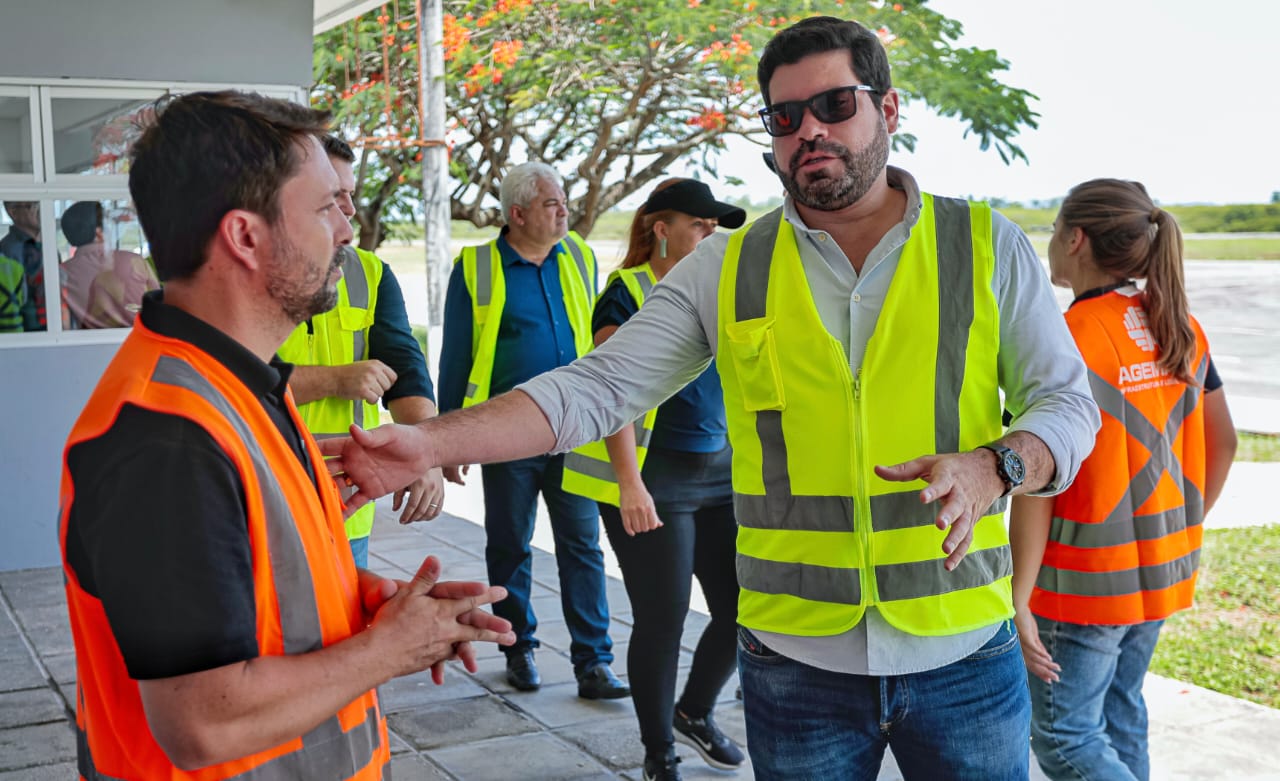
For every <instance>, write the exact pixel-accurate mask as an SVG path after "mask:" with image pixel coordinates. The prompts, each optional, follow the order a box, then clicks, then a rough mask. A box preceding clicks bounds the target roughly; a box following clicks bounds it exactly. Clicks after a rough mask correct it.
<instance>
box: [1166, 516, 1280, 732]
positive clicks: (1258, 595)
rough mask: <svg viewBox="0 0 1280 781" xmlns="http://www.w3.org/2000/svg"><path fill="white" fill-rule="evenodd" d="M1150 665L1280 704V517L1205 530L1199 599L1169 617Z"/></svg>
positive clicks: (1235, 694) (1182, 678)
mask: <svg viewBox="0 0 1280 781" xmlns="http://www.w3.org/2000/svg"><path fill="white" fill-rule="evenodd" d="M1151 671H1152V672H1154V673H1158V674H1160V675H1164V676H1168V677H1170V678H1175V679H1177V680H1180V681H1188V682H1190V683H1194V684H1196V685H1197V686H1203V687H1205V688H1207V689H1213V690H1215V691H1219V692H1222V693H1223V694H1229V695H1231V696H1232V697H1241V698H1243V699H1246V700H1252V701H1253V702H1256V703H1259V704H1261V705H1266V706H1269V707H1272V708H1277V707H1280V525H1275V524H1273V525H1270V526H1259V527H1253V528H1243V529H1210V530H1207V531H1206V532H1205V536H1204V551H1203V554H1202V557H1201V564H1200V582H1199V585H1198V587H1197V591H1196V604H1195V606H1194V607H1192V608H1191V609H1189V610H1184V611H1183V612H1181V613H1178V614H1176V615H1174V616H1172V617H1171V618H1170V619H1169V620H1168V621H1167V622H1166V623H1165V626H1164V630H1163V632H1161V635H1160V643H1159V645H1158V646H1157V647H1156V653H1155V657H1154V658H1153V659H1152V661H1151Z"/></svg>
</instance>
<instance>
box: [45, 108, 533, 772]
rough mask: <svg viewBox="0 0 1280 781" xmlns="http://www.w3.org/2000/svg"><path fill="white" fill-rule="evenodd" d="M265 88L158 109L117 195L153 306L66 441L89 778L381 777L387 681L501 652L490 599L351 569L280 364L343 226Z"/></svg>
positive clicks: (310, 134) (309, 151)
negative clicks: (129, 207) (136, 228)
mask: <svg viewBox="0 0 1280 781" xmlns="http://www.w3.org/2000/svg"><path fill="white" fill-rule="evenodd" d="M326 120H327V116H326V115H325V114H323V113H321V112H316V111H312V110H310V109H307V108H305V107H302V106H298V105H295V104H292V103H288V102H285V101H279V100H271V99H267V98H263V97H261V96H258V95H252V94H245V93H238V92H221V93H191V94H188V95H184V96H182V97H178V98H175V99H172V100H171V101H169V102H167V103H164V104H162V105H161V106H159V107H158V108H157V111H156V119H155V121H154V123H153V124H152V125H151V126H150V127H148V128H147V129H146V130H145V131H144V132H143V134H142V136H141V138H140V139H139V141H138V142H137V144H136V145H135V147H134V148H133V151H132V153H131V156H132V165H131V168H130V173H129V191H130V194H131V195H132V197H133V201H134V203H135V204H136V207H137V212H138V218H139V220H140V222H141V225H142V228H143V230H144V232H145V233H146V235H147V238H148V240H149V242H150V245H151V250H152V254H153V257H154V259H155V262H156V267H157V270H158V271H159V274H160V277H161V278H162V279H163V280H164V281H165V287H164V289H163V291H156V292H153V293H149V294H148V295H147V296H146V297H145V299H144V302H143V307H142V311H141V313H140V315H139V316H138V318H137V319H136V320H135V322H134V325H133V330H132V332H131V333H130V334H129V336H128V337H127V338H126V340H125V341H124V343H123V344H122V345H121V347H120V350H119V351H118V352H117V354H116V356H115V358H114V359H113V360H112V362H111V364H110V365H109V366H108V367H107V369H106V371H105V373H104V374H103V377H102V380H101V381H100V382H99V384H98V387H97V388H96V389H95V390H94V392H93V395H92V397H91V398H90V400H89V402H88V404H87V405H86V407H85V409H84V411H83V412H82V413H81V416H80V418H79V419H78V420H77V421H76V424H75V426H74V427H73V429H72V431H71V435H70V437H69V438H68V441H67V447H66V450H65V459H64V469H63V478H62V490H61V508H62V512H61V518H60V539H61V543H62V552H63V573H64V576H65V581H66V591H67V603H68V609H69V615H70V619H71V627H72V635H73V638H74V640H75V647H76V672H77V687H76V694H77V697H76V725H77V728H78V731H79V740H78V753H79V773H80V775H81V776H82V777H85V778H189V777H193V776H189V775H188V774H187V773H186V772H185V771H192V770H195V769H197V768H199V769H200V772H199V777H200V778H207V779H222V778H232V777H235V778H248V777H253V778H264V779H265V778H327V779H370V780H372V779H381V778H383V777H384V774H385V771H386V770H387V765H388V762H389V758H390V754H389V746H388V743H387V732H386V723H385V719H384V716H383V714H382V711H381V706H380V704H379V699H378V695H377V693H376V690H375V689H376V687H377V686H379V685H381V684H383V683H386V682H387V681H388V680H390V679H391V678H393V677H395V676H398V675H406V674H409V673H413V672H418V671H421V670H424V669H427V668H432V670H433V673H435V674H436V677H437V679H439V675H440V674H442V672H443V667H442V665H443V662H444V661H445V660H447V659H449V658H452V657H454V656H458V657H461V658H462V659H463V661H464V663H465V664H466V665H467V666H468V667H469V668H471V669H473V670H474V669H475V664H474V650H473V649H472V648H471V646H470V642H471V641H475V640H487V641H498V642H502V643H506V644H510V643H511V642H512V641H513V640H514V637H513V636H512V635H511V634H510V632H509V629H510V627H509V625H508V624H507V622H506V621H503V620H501V619H496V618H494V617H493V616H492V615H490V614H489V613H486V612H484V611H483V610H481V609H480V606H481V605H483V604H488V603H491V602H493V601H495V600H498V599H501V598H502V597H503V596H504V595H505V594H504V592H503V590H502V589H501V588H488V587H486V586H484V585H483V584H480V583H461V582H460V583H447V582H445V583H437V582H436V580H437V578H438V577H439V573H440V562H439V561H438V560H437V559H436V558H435V557H428V558H427V559H426V561H424V562H423V564H422V567H421V568H420V569H419V571H418V573H417V575H416V576H415V577H414V578H413V580H412V581H411V582H403V581H393V580H387V579H383V578H380V577H378V576H376V575H374V574H373V573H370V572H367V571H365V570H357V568H356V567H355V566H354V564H353V562H352V559H351V554H350V552H349V549H348V547H347V545H346V543H345V538H344V536H343V534H342V506H341V500H340V499H339V498H338V492H337V489H336V488H335V486H334V485H333V482H332V481H331V480H330V479H329V478H328V477H327V475H326V474H325V470H324V467H323V465H322V461H321V456H320V453H319V450H318V449H317V447H316V444H315V440H314V439H312V438H311V436H310V435H309V434H308V433H307V432H306V429H305V428H304V427H303V426H302V423H301V420H300V418H299V416H298V413H297V409H296V407H295V406H294V403H293V398H292V395H291V393H290V392H289V389H288V385H287V382H288V379H289V371H290V369H291V367H290V366H289V365H288V364H284V363H281V362H280V361H279V360H278V359H276V358H275V357H274V353H275V351H276V349H277V348H278V347H279V346H280V344H281V343H282V342H283V341H284V339H285V337H286V336H288V334H289V333H290V332H291V331H292V330H293V329H294V327H295V326H296V325H297V324H298V323H299V322H300V321H302V320H304V319H305V318H308V317H311V316H312V315H315V314H317V313H319V312H323V311H325V310H327V309H330V308H332V307H333V305H334V303H335V298H336V288H335V285H336V283H337V280H338V279H339V276H340V273H341V272H340V270H339V266H338V262H337V257H338V256H337V249H338V247H339V246H341V245H342V244H344V243H345V242H347V241H349V240H350V237H351V227H350V225H349V224H348V223H347V221H346V218H345V216H344V215H343V214H342V212H341V211H340V210H339V208H338V202H337V199H338V197H339V196H340V194H341V191H340V187H339V184H338V180H337V177H336V175H335V172H334V170H333V167H332V166H331V165H330V164H329V161H328V159H327V158H326V156H325V153H324V149H323V147H322V146H321V145H320V141H319V139H318V138H317V136H316V134H317V133H320V132H323V131H324V128H325V125H326Z"/></svg>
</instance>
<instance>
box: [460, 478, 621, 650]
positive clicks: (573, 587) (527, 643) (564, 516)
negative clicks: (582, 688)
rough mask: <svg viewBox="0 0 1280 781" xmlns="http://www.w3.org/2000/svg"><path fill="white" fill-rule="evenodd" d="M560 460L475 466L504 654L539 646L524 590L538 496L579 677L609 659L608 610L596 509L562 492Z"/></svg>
mask: <svg viewBox="0 0 1280 781" xmlns="http://www.w3.org/2000/svg"><path fill="white" fill-rule="evenodd" d="M563 472H564V456H563V455H559V456H534V457H533V458H523V459H520V460H519V461H507V462H504V463H501V464H485V465H484V466H483V467H481V474H482V475H483V477H484V530H485V533H486V534H487V535H488V540H487V542H486V544H485V548H484V558H485V563H486V564H487V565H488V568H489V583H490V584H491V585H494V586H503V587H504V588H506V589H507V598H506V599H504V600H502V601H501V602H499V603H497V604H496V605H494V606H493V612H494V613H495V614H496V615H498V616H499V617H501V618H505V619H507V620H508V621H510V622H511V628H512V630H513V631H514V632H515V634H516V642H515V645H514V646H512V647H511V648H509V649H506V650H507V653H513V652H516V651H522V650H524V649H528V648H537V647H538V641H537V639H536V638H535V637H534V632H535V631H537V628H538V619H537V617H536V616H535V615H534V614H533V605H532V604H531V603H530V601H529V592H530V590H531V589H532V587H533V556H532V554H531V552H530V549H529V541H530V540H532V539H533V525H534V519H535V517H536V511H537V506H538V494H539V493H541V494H542V498H543V500H544V501H545V502H546V503H547V511H548V512H549V513H550V515H551V530H552V532H553V534H554V537H555V543H556V564H557V566H558V568H559V570H560V604H561V606H562V607H563V609H564V620H565V623H566V624H568V627H569V636H570V638H572V641H571V643H570V646H569V652H570V657H571V658H572V659H573V667H574V670H575V671H577V672H582V671H583V670H586V669H587V668H589V667H592V666H594V665H595V664H596V663H598V662H604V663H606V664H608V663H611V662H612V661H613V650H612V649H613V642H612V641H611V640H610V639H609V604H608V601H607V600H606V597H605V589H604V582H605V581H604V577H605V576H604V553H603V552H602V551H601V550H600V523H599V521H598V520H597V519H598V517H599V515H598V511H597V509H596V503H595V502H593V501H592V500H590V499H586V498H584V497H581V496H577V495H575V494H570V493H565V492H564V490H562V489H561V488H560V480H561V476H562V474H563Z"/></svg>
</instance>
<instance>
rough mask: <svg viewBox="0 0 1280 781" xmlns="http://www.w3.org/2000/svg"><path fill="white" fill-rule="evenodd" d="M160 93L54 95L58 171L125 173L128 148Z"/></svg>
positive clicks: (54, 134) (54, 150) (54, 145)
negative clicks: (138, 95)
mask: <svg viewBox="0 0 1280 781" xmlns="http://www.w3.org/2000/svg"><path fill="white" fill-rule="evenodd" d="M157 97H159V96H158V95H152V96H149V97H126V98H79V97H59V96H57V95H54V96H53V97H52V98H51V99H50V102H49V105H50V109H51V113H52V114H53V160H54V165H55V171H56V172H57V173H59V174H88V175H101V174H125V173H128V172H129V155H128V153H129V147H131V146H132V145H133V142H134V141H136V140H137V139H138V135H139V133H140V129H139V127H138V122H139V120H140V119H143V118H145V115H146V114H147V113H149V112H150V110H151V105H152V104H153V103H154V102H155V99H156V98H157Z"/></svg>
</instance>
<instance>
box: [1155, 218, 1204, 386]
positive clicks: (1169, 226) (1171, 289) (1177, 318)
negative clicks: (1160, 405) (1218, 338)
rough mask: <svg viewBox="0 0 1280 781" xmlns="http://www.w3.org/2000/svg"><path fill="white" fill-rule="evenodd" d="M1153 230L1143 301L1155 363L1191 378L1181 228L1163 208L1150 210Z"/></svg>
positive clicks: (1191, 335) (1192, 340)
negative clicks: (1155, 351)
mask: <svg viewBox="0 0 1280 781" xmlns="http://www.w3.org/2000/svg"><path fill="white" fill-rule="evenodd" d="M1153 216H1154V217H1155V219H1154V220H1153V221H1152V223H1151V225H1152V229H1153V233H1154V234H1155V236H1154V238H1153V240H1152V241H1151V250H1150V253H1149V259H1148V261H1147V275H1146V276H1147V284H1146V288H1145V290H1144V292H1143V296H1144V301H1143V304H1144V306H1145V307H1146V310H1147V326H1148V327H1149V328H1150V329H1151V335H1152V336H1154V337H1155V340H1156V344H1157V345H1158V347H1159V355H1158V356H1157V358H1156V363H1157V364H1158V365H1159V366H1160V368H1162V369H1164V370H1165V371H1167V372H1169V373H1170V374H1172V375H1173V376H1175V377H1177V378H1178V379H1179V380H1182V381H1183V382H1187V383H1190V382H1192V381H1193V376H1192V371H1193V367H1192V366H1191V361H1192V360H1193V359H1194V358H1195V354H1196V335H1195V332H1194V331H1192V330H1191V310H1190V306H1189V305H1188V304H1187V291H1186V286H1185V285H1184V283H1183V273H1182V231H1181V229H1179V228H1178V222H1177V220H1175V219H1173V217H1172V216H1170V215H1169V213H1168V212H1166V211H1164V210H1163V209H1161V210H1158V211H1156V212H1153Z"/></svg>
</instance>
